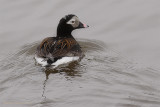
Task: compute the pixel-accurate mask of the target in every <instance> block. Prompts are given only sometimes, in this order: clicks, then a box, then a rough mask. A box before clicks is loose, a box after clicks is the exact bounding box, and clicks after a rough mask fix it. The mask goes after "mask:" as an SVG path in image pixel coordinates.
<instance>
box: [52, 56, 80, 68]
mask: <svg viewBox="0 0 160 107" xmlns="http://www.w3.org/2000/svg"><path fill="white" fill-rule="evenodd" d="M78 59H79V57H78V56H76V57H63V58H61V59H59V60H57V61H56V62H55V63H53V64H52V65H54V66H55V67H57V66H59V65H61V64H66V63H69V62H72V61H76V60H78Z"/></svg>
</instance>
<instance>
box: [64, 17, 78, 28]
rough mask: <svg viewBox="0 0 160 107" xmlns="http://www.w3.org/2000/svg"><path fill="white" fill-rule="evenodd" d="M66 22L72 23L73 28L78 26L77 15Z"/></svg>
mask: <svg viewBox="0 0 160 107" xmlns="http://www.w3.org/2000/svg"><path fill="white" fill-rule="evenodd" d="M67 24H70V25H72V26H73V28H76V27H78V26H79V19H78V17H76V16H74V17H72V19H70V20H69V21H68V22H67Z"/></svg>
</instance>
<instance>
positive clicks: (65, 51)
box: [37, 37, 82, 58]
mask: <svg viewBox="0 0 160 107" xmlns="http://www.w3.org/2000/svg"><path fill="white" fill-rule="evenodd" d="M81 54H82V51H81V48H80V46H79V44H78V43H77V41H76V40H75V39H74V38H59V39H57V38H55V37H48V38H45V39H44V40H43V41H42V42H41V44H40V45H39V46H38V48H37V55H38V56H40V57H44V58H57V57H63V56H81Z"/></svg>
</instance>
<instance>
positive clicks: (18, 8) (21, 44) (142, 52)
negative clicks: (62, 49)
mask: <svg viewBox="0 0 160 107" xmlns="http://www.w3.org/2000/svg"><path fill="white" fill-rule="evenodd" d="M159 5H160V1H159V0H152V1H151V0H107V1H106V0H101V1H98V0H79V1H75V0H70V1H65V0H50V1H42V0H34V1H33V0H27V1H22V0H16V1H15V0H14V1H10V0H1V1H0V13H1V14H0V16H1V17H0V23H1V26H0V37H1V39H0V49H1V51H0V105H1V107H64V106H65V107H82V106H86V107H159V106H160V83H159V81H160V79H159V77H160V67H159V63H160V60H159V58H160V54H159V53H160V44H159V42H160V41H159V40H160V37H159V34H160V31H159V29H160V20H159V19H160V13H159V11H160V7H159ZM68 13H74V14H76V15H77V16H78V17H79V18H80V20H81V21H82V22H84V23H86V24H88V25H89V26H90V27H89V28H88V29H81V30H76V31H74V32H73V35H74V37H75V38H76V39H77V40H78V42H79V43H80V45H81V47H82V50H83V51H84V53H85V57H84V58H83V59H82V60H81V61H78V62H72V63H70V64H66V65H62V66H60V67H59V68H57V69H54V70H53V69H49V68H42V67H40V66H39V65H37V64H36V63H35V60H34V53H35V49H36V47H37V45H38V44H39V43H40V41H41V40H42V39H44V38H45V37H49V36H53V35H55V34H56V27H57V24H58V21H59V20H60V18H61V17H63V16H64V15H66V14H68Z"/></svg>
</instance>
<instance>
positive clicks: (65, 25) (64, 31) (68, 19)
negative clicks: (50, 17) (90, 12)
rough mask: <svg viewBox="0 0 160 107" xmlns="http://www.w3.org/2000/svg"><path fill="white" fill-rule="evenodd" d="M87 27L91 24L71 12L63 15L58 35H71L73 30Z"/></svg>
mask: <svg viewBox="0 0 160 107" xmlns="http://www.w3.org/2000/svg"><path fill="white" fill-rule="evenodd" d="M87 27H89V26H88V25H86V24H83V23H82V22H80V21H79V19H78V17H77V16H76V15H73V14H69V15H66V16H65V17H63V18H62V19H61V20H60V21H59V24H58V27H57V36H58V37H69V36H71V32H72V31H73V30H75V29H79V28H87Z"/></svg>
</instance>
